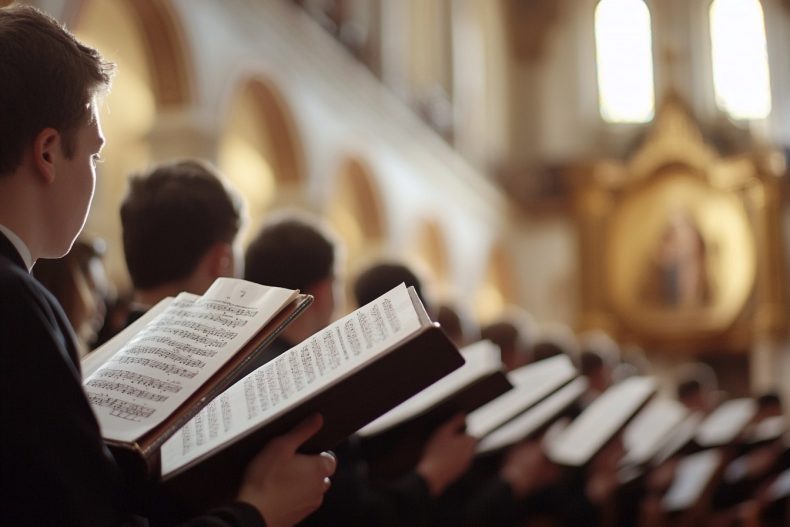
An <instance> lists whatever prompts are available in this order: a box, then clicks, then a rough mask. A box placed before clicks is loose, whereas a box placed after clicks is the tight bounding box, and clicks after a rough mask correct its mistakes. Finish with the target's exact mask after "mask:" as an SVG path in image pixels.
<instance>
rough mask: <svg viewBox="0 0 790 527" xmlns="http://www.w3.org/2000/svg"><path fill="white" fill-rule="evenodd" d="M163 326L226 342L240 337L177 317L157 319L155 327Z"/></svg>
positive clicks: (228, 331)
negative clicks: (182, 329)
mask: <svg viewBox="0 0 790 527" xmlns="http://www.w3.org/2000/svg"><path fill="white" fill-rule="evenodd" d="M163 326H165V327H174V326H180V327H184V328H187V329H191V330H192V331H195V332H197V333H202V334H203V335H204V336H206V337H216V338H219V339H223V340H226V341H227V340H232V339H234V338H235V337H236V336H237V335H238V333H237V332H236V331H230V330H227V329H223V328H217V327H213V326H210V325H208V324H202V323H200V322H195V321H194V320H183V319H181V318H178V317H175V316H168V317H160V318H158V319H156V322H155V323H154V324H153V327H156V328H160V327H163Z"/></svg>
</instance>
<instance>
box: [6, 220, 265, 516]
mask: <svg viewBox="0 0 790 527" xmlns="http://www.w3.org/2000/svg"><path fill="white" fill-rule="evenodd" d="M0 401H2V402H0V407H2V416H0V419H1V421H0V423H2V433H0V524H2V525H15V526H26V525H31V526H32V525H35V526H48V525H58V526H70V525H75V526H77V525H85V526H105V525H106V526H109V525H146V523H147V521H146V520H145V519H144V518H141V517H139V516H136V515H134V514H133V510H132V504H131V503H130V500H129V493H128V489H127V488H126V486H125V482H124V478H123V474H122V473H121V471H120V469H119V468H118V466H117V465H116V464H115V461H114V460H113V458H112V456H111V455H110V453H109V451H108V450H107V448H106V447H105V446H104V443H103V442H102V440H101V437H100V434H99V427H98V423H97V421H96V418H95V416H94V414H93V411H92V410H91V407H90V404H89V402H88V400H87V398H86V397H85V393H84V392H83V390H82V380H81V374H80V369H79V361H78V358H77V351H76V347H75V345H74V336H73V332H72V329H71V327H70V325H69V323H68V322H67V320H66V316H65V314H64V313H63V310H62V309H61V308H60V306H59V305H58V303H57V301H56V300H55V298H54V297H53V296H52V295H51V294H50V293H49V292H48V291H47V290H46V289H44V287H43V286H42V285H41V284H39V283H38V281H36V280H35V279H34V278H33V277H32V276H30V274H29V273H28V272H27V269H26V268H25V266H24V262H23V261H22V258H21V257H20V256H19V254H18V253H17V251H16V249H15V248H14V246H13V245H12V244H11V242H10V241H9V240H8V239H7V238H6V237H5V236H4V235H3V234H2V233H0ZM190 525H195V526H197V525H206V526H226V525H258V526H259V525H263V522H262V519H261V517H260V515H259V514H258V513H257V511H256V510H255V509H253V508H252V507H251V506H249V505H246V504H232V505H230V506H229V507H227V508H225V509H221V510H217V511H214V512H213V513H211V514H209V515H206V516H205V517H202V518H198V519H196V520H193V521H192V522H190Z"/></svg>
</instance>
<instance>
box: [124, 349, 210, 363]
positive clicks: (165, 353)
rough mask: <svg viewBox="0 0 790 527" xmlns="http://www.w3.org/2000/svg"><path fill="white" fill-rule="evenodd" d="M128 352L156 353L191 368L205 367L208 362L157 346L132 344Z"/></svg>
mask: <svg viewBox="0 0 790 527" xmlns="http://www.w3.org/2000/svg"><path fill="white" fill-rule="evenodd" d="M126 353H128V354H130V355H156V356H158V357H161V358H163V359H167V360H169V361H172V362H177V363H178V364H181V365H182V366H188V367H191V368H203V367H205V366H206V363H205V362H204V361H202V360H200V359H191V358H189V357H185V356H183V355H181V354H180V353H178V352H177V351H172V350H168V349H166V348H159V347H156V346H132V347H130V348H128V349H127V350H126Z"/></svg>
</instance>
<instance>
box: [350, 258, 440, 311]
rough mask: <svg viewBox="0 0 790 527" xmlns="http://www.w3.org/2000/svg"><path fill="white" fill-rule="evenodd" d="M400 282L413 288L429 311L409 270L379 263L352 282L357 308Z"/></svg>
mask: <svg viewBox="0 0 790 527" xmlns="http://www.w3.org/2000/svg"><path fill="white" fill-rule="evenodd" d="M401 282H403V283H405V284H406V287H409V286H413V287H414V289H415V291H416V292H417V296H419V297H420V299H421V300H422V302H423V304H424V305H425V308H426V310H428V311H430V306H429V305H428V301H427V299H426V298H425V297H424V296H423V293H422V284H421V283H420V279H419V278H417V275H416V274H414V272H413V271H412V270H411V269H409V268H408V267H406V266H405V265H404V264H400V263H379V264H375V265H373V266H371V267H368V268H367V269H366V270H364V271H363V272H362V273H360V275H359V276H358V277H357V279H356V281H355V282H354V299H355V301H356V303H357V305H358V306H364V305H365V304H367V303H369V302H372V301H374V300H375V299H377V298H378V297H380V296H381V295H383V294H384V293H386V292H387V291H389V290H390V289H392V288H394V287H395V286H397V285H399V284H400V283H401Z"/></svg>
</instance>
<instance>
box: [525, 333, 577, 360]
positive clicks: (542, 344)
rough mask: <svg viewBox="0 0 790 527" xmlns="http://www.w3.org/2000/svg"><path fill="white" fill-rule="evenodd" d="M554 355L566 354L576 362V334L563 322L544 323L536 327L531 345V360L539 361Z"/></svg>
mask: <svg viewBox="0 0 790 527" xmlns="http://www.w3.org/2000/svg"><path fill="white" fill-rule="evenodd" d="M556 355H567V356H568V357H569V358H570V359H571V360H572V361H573V362H574V363H577V364H578V355H579V348H578V343H577V341H576V335H574V333H573V331H572V330H571V328H569V327H568V326H566V325H564V324H544V325H542V326H540V327H539V328H538V331H537V335H536V337H535V343H534V344H533V346H532V360H533V361H540V360H544V359H548V358H550V357H554V356H556Z"/></svg>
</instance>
